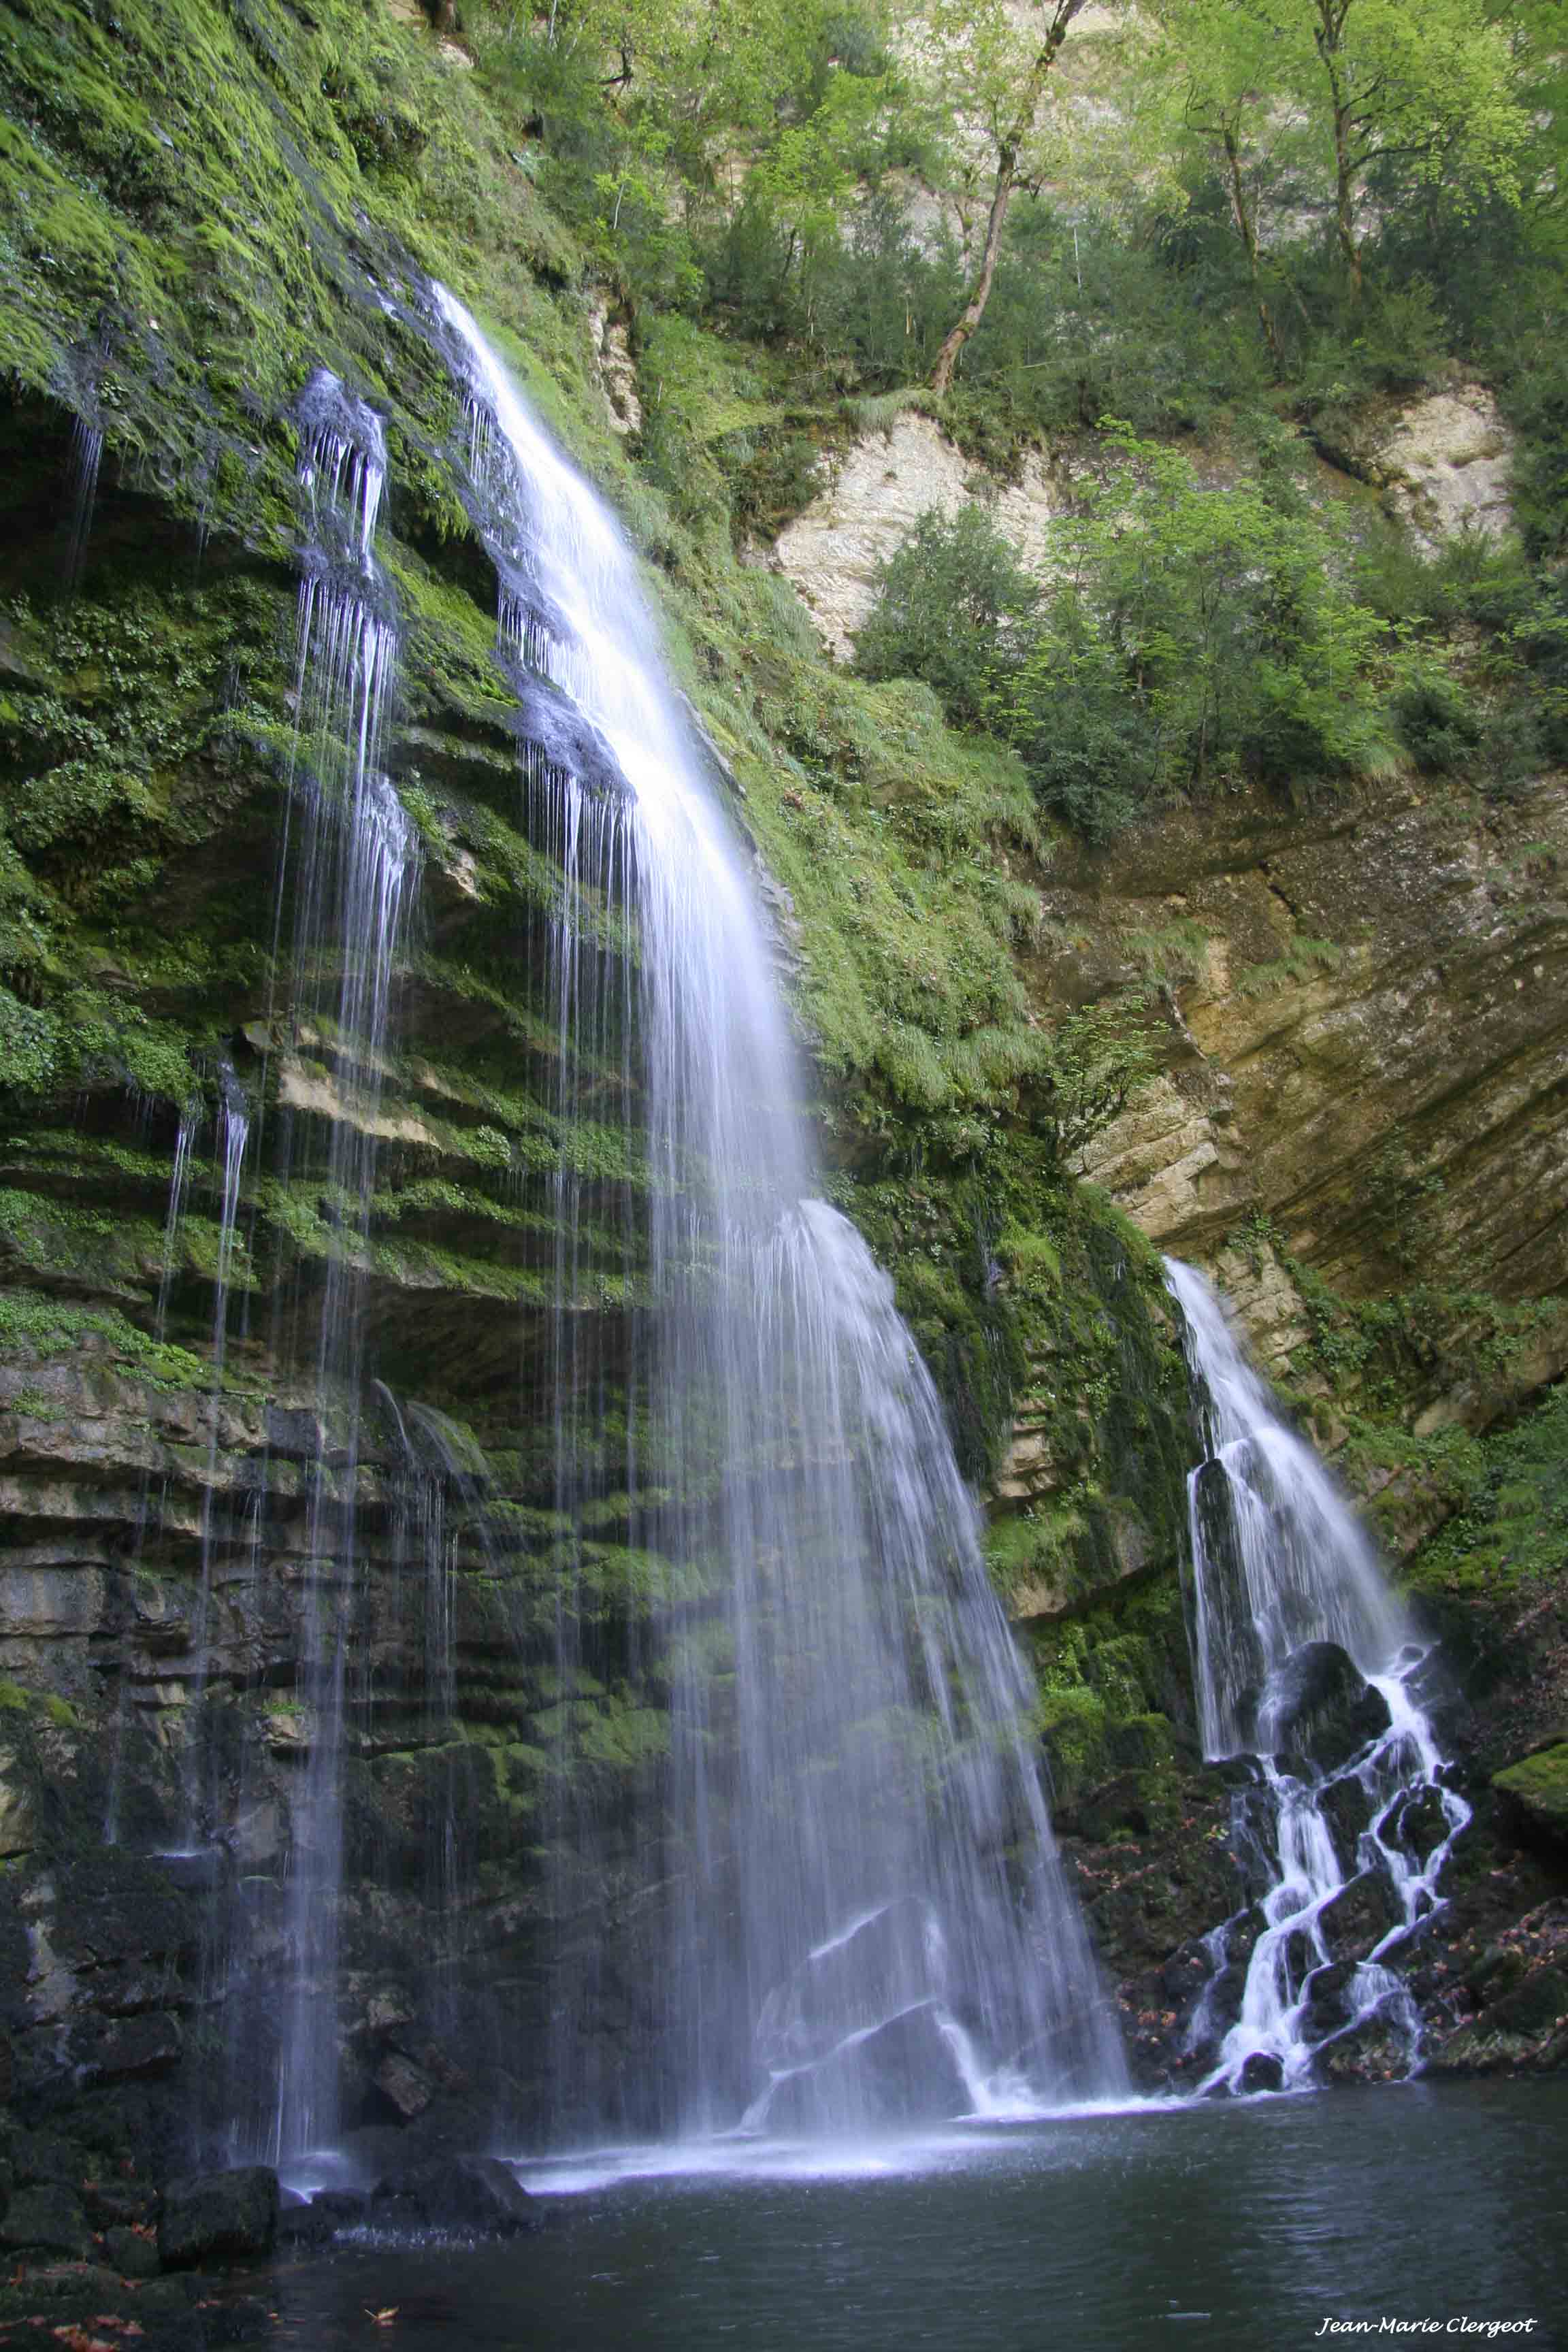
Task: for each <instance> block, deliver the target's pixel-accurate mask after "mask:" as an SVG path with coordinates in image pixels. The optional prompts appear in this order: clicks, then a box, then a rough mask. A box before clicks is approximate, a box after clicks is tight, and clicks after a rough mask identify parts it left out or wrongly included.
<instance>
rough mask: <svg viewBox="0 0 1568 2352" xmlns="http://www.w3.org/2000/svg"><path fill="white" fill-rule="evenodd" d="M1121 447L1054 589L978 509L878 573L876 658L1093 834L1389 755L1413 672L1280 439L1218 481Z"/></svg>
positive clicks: (1086, 493)
mask: <svg viewBox="0 0 1568 2352" xmlns="http://www.w3.org/2000/svg"><path fill="white" fill-rule="evenodd" d="M1109 439H1110V447H1111V448H1112V449H1114V450H1115V451H1116V452H1117V453H1118V455H1119V457H1120V458H1121V463H1120V464H1119V465H1117V466H1115V467H1112V468H1111V469H1110V471H1109V472H1108V473H1107V474H1106V475H1105V476H1104V477H1103V478H1100V479H1095V478H1087V479H1086V480H1084V481H1083V482H1081V483H1080V484H1079V486H1078V496H1077V499H1076V503H1075V510H1074V511H1073V512H1072V513H1071V514H1069V515H1068V516H1066V517H1064V518H1061V519H1059V520H1058V521H1057V522H1056V523H1055V524H1054V525H1053V528H1052V533H1051V545H1050V547H1049V550H1048V552H1047V583H1046V586H1045V588H1044V590H1043V592H1042V591H1039V590H1037V589H1036V588H1035V587H1034V585H1033V583H1030V582H1029V581H1028V580H1027V579H1026V578H1025V577H1024V575H1023V574H1022V573H1021V572H1019V570H1018V568H1017V565H1016V562H1015V560H1014V559H1013V558H1012V557H1011V555H1010V553H1009V551H1008V550H1007V548H1006V546H1005V542H1004V541H1001V539H1000V537H999V535H998V534H997V532H996V531H995V530H994V526H993V524H992V523H991V522H990V521H989V520H988V519H987V518H986V517H985V516H984V514H983V513H982V512H980V511H978V510H977V509H973V508H969V509H963V511H961V513H960V514H959V515H958V516H957V517H956V518H955V519H954V520H945V519H944V518H943V517H942V516H941V515H938V514H929V515H926V516H924V517H922V518H921V522H920V524H919V525H918V527H917V529H916V530H915V531H914V532H913V534H912V535H911V536H910V539H909V540H908V541H905V543H904V545H903V546H902V547H901V548H900V549H899V551H897V552H896V553H895V554H894V555H893V556H892V558H891V559H890V560H889V562H887V563H886V564H885V565H884V567H883V570H882V574H881V579H880V585H879V594H878V599H877V603H876V604H875V606H874V608H873V610H872V613H871V615H870V617H869V619H868V623H867V625H866V627H865V628H864V629H863V630H862V631H861V634H860V638H859V658H860V662H861V665H862V667H865V668H866V669H868V671H870V672H871V674H873V675H875V676H888V675H891V674H892V673H894V672H895V671H897V670H898V669H900V668H902V669H904V670H906V671H907V672H910V673H911V674H913V675H916V676H919V677H924V678H926V679H927V681H928V682H929V683H930V684H931V685H932V686H933V687H935V688H937V690H938V691H939V693H941V694H942V698H943V701H944V704H945V706H946V709H947V710H948V714H949V716H950V717H951V718H952V719H954V720H955V721H957V722H959V723H961V724H974V723H976V722H977V721H979V720H981V719H985V720H986V721H987V722H988V723H989V724H990V725H991V726H993V727H994V729H995V730H997V731H998V732H1000V733H1002V734H1003V735H1004V736H1005V739H1006V740H1008V741H1009V742H1010V743H1011V744H1012V745H1013V746H1014V747H1015V749H1016V750H1017V751H1018V752H1019V753H1020V755H1021V756H1022V758H1023V760H1024V761H1025V763H1026V766H1027V768H1028V770H1029V772H1030V774H1031V776H1032V778H1033V779H1034V782H1035V784H1036V788H1037V792H1038V793H1039V795H1040V797H1041V800H1042V802H1043V803H1044V804H1045V806H1046V807H1047V809H1048V810H1049V811H1051V812H1052V813H1053V814H1056V815H1058V816H1060V817H1061V818H1063V819H1064V820H1065V821H1066V822H1067V823H1068V824H1069V825H1070V826H1071V827H1072V828H1073V829H1074V830H1075V831H1077V832H1079V833H1082V834H1084V835H1087V836H1088V837H1089V839H1090V840H1103V839H1105V838H1107V837H1108V836H1110V835H1113V834H1115V833H1118V832H1120V831H1121V830H1122V829H1123V828H1124V827H1125V826H1126V825H1128V824H1131V823H1132V822H1134V821H1135V820H1136V818H1137V817H1139V816H1140V815H1142V814H1145V813H1146V812H1147V811H1149V810H1150V809H1152V808H1153V807H1156V806H1158V805H1159V804H1160V803H1162V802H1164V801H1167V800H1170V799H1172V798H1173V797H1174V796H1176V795H1177V794H1180V793H1188V794H1193V793H1209V792H1214V791H1216V790H1221V789H1224V788H1225V787H1226V786H1227V785H1230V784H1234V783H1237V782H1241V781H1242V780H1243V779H1244V778H1246V777H1249V776H1250V777H1258V778H1261V779H1262V780H1264V781H1265V782H1276V783H1286V782H1289V784H1290V785H1291V786H1292V788H1294V789H1302V788H1304V787H1308V786H1310V784H1311V783H1313V782H1327V781H1332V780H1335V779H1339V778H1345V777H1350V776H1354V775H1363V776H1364V775H1368V774H1373V773H1376V772H1380V771H1381V770H1384V769H1386V768H1387V767H1389V766H1390V765H1391V764H1393V762H1394V760H1395V758H1396V757H1397V745H1396V741H1395V738H1394V727H1393V719H1392V713H1391V709H1390V704H1389V689H1390V688H1391V686H1392V685H1394V684H1396V683H1397V682H1398V681H1400V680H1401V679H1403V678H1404V677H1405V676H1406V675H1407V673H1408V667H1409V666H1408V664H1407V663H1405V662H1403V661H1402V658H1401V655H1400V650H1399V647H1398V646H1397V645H1396V644H1394V643H1392V642H1391V641H1390V639H1389V635H1388V633H1387V632H1386V630H1385V628H1384V625H1383V622H1382V620H1381V619H1380V617H1379V615H1378V614H1376V613H1375V612H1373V610H1371V609H1370V608H1369V607H1367V606H1365V605H1363V604H1359V603H1358V602H1357V601H1356V599H1355V596H1354V594H1353V593H1352V588H1351V586H1350V585H1349V584H1348V582H1347V577H1346V575H1347V572H1348V569H1349V562H1350V552H1351V548H1350V541H1349V540H1348V536H1347V534H1346V532H1345V530H1343V529H1342V527H1340V525H1339V524H1338V523H1337V521H1336V520H1335V517H1334V515H1333V514H1332V512H1331V511H1324V510H1321V509H1319V508H1318V507H1316V506H1315V505H1314V504H1313V503H1312V502H1311V501H1310V499H1308V498H1307V497H1306V495H1305V494H1304V492H1303V491H1302V490H1301V489H1300V487H1299V485H1298V483H1297V482H1296V480H1295V478H1294V477H1293V475H1292V473H1291V471H1290V470H1289V467H1288V466H1287V465H1286V464H1285V463H1284V462H1283V460H1282V458H1281V456H1280V453H1279V449H1278V447H1277V446H1276V445H1275V444H1274V443H1273V442H1272V441H1266V442H1265V446H1264V449H1263V453H1262V454H1263V458H1264V465H1263V468H1262V470H1261V472H1260V473H1259V474H1258V475H1257V476H1255V477H1243V478H1241V479H1239V480H1237V481H1234V482H1231V483H1229V484H1227V485H1224V486H1216V485H1215V484H1212V483H1208V482H1205V480H1204V479H1203V478H1202V477H1201V476H1200V474H1199V472H1198V470H1197V467H1195V466H1194V462H1193V460H1192V459H1191V458H1190V457H1187V456H1185V455H1184V453H1182V452H1181V451H1179V450H1175V449H1172V448H1168V447H1164V446H1161V445H1160V444H1157V443H1154V442H1151V441H1148V440H1144V439H1142V438H1140V437H1139V436H1136V435H1134V434H1132V433H1131V431H1130V430H1128V429H1126V428H1122V427H1118V428H1114V429H1112V430H1111V431H1110V435H1109ZM955 613H956V614H959V615H960V616H961V618H962V622H963V626H962V627H961V628H959V629H957V630H953V629H952V625H951V623H952V614H955Z"/></svg>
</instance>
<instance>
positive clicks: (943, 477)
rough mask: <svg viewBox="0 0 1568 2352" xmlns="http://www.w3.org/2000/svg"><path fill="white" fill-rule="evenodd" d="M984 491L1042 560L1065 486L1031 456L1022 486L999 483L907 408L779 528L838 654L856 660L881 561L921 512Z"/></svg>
mask: <svg viewBox="0 0 1568 2352" xmlns="http://www.w3.org/2000/svg"><path fill="white" fill-rule="evenodd" d="M983 497H984V498H987V499H990V500H991V501H992V503H993V505H994V513H995V518H996V523H997V528H998V529H999V530H1001V531H1002V532H1003V533H1004V534H1005V537H1006V538H1007V539H1008V540H1009V541H1011V542H1012V545H1013V547H1014V549H1015V550H1016V553H1017V554H1018V557H1019V559H1020V561H1021V562H1024V563H1026V564H1028V565H1030V566H1034V567H1037V566H1039V565H1040V564H1041V563H1043V562H1044V560H1045V552H1046V534H1047V526H1048V524H1049V522H1050V520H1051V517H1052V515H1053V514H1054V513H1055V512H1056V511H1057V510H1058V507H1059V505H1060V493H1059V490H1058V488H1057V486H1056V485H1055V484H1054V482H1053V479H1052V477H1051V473H1050V470H1049V467H1048V466H1047V462H1046V461H1045V459H1043V458H1042V457H1038V456H1031V457H1029V458H1028V459H1027V460H1026V464H1025V467H1024V471H1023V474H1022V476H1021V478H1020V479H1019V480H1018V481H1017V482H1016V483H1014V484H1012V485H1010V486H1008V487H1006V488H1002V489H1000V490H994V488H993V486H991V485H989V484H988V483H987V482H986V481H985V480H984V477H982V476H979V475H977V474H976V473H975V472H974V470H973V467H971V466H970V464H969V461H968V460H967V458H966V457H964V455H963V451H962V450H961V449H960V448H959V447H958V446H956V444H955V443H953V442H952V441H950V440H949V439H948V437H947V436H946V434H945V433H943V431H942V427H941V426H940V425H937V424H935V423H933V421H932V420H931V417H929V416H922V415H920V414H919V413H918V412H917V411H914V410H909V411H906V412H905V413H904V414H903V415H900V416H898V417H896V418H895V419H894V421H893V424H892V425H891V426H890V427H889V430H888V431H887V432H886V433H873V434H869V435H868V436H867V437H866V438H865V439H864V440H862V441H858V442H857V443H856V444H855V446H853V448H851V449H850V450H849V451H848V452H847V455H846V456H845V457H842V458H840V459H839V460H838V461H837V465H836V467H835V468H834V471H833V477H832V480H831V483H830V484H829V486H828V488H826V489H825V490H824V491H823V493H822V495H821V496H820V497H819V498H816V499H813V500H812V502H811V504H810V506H808V507H807V508H806V509H805V512H804V513H803V514H801V515H798V516H797V517H796V519H795V521H794V522H792V523H791V524H790V525H789V526H788V528H787V529H786V530H784V531H782V532H781V533H780V535H779V540H778V544H777V546H776V548H775V550H774V556H773V560H774V562H775V564H776V566H777V568H778V569H779V570H780V571H781V572H784V576H785V577H786V579H790V580H793V581H794V583H795V586H796V587H797V588H798V589H799V590H800V593H801V594H802V596H803V597H804V598H805V603H806V604H807V605H808V606H809V607H810V610H811V613H812V615H813V617H814V619H815V620H816V625H817V627H818V628H819V629H820V630H821V632H822V635H823V638H824V640H825V642H826V645H827V647H828V649H829V651H830V652H831V653H832V654H833V656H835V658H836V659H837V660H838V661H849V660H851V659H852V658H853V656H854V652H855V632H856V630H857V629H858V628H859V627H860V626H861V625H863V623H864V622H865V620H866V618H867V615H868V614H869V612H870V610H871V606H872V604H873V603H874V602H875V600H876V593H877V569H878V566H879V564H882V563H885V562H887V560H888V558H889V556H890V555H892V554H893V553H895V551H897V550H898V549H899V548H900V546H901V545H902V544H903V542H904V541H905V540H906V539H907V538H908V537H909V535H910V532H911V531H912V530H913V529H914V527H915V525H916V523H918V522H919V520H920V519H921V516H922V515H924V514H929V513H930V512H931V509H933V508H934V509H937V510H938V511H939V512H941V513H942V514H944V515H954V514H956V513H957V512H958V511H959V509H960V508H962V507H964V506H967V505H969V504H971V503H973V502H974V501H975V500H977V499H981V498H983Z"/></svg>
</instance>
